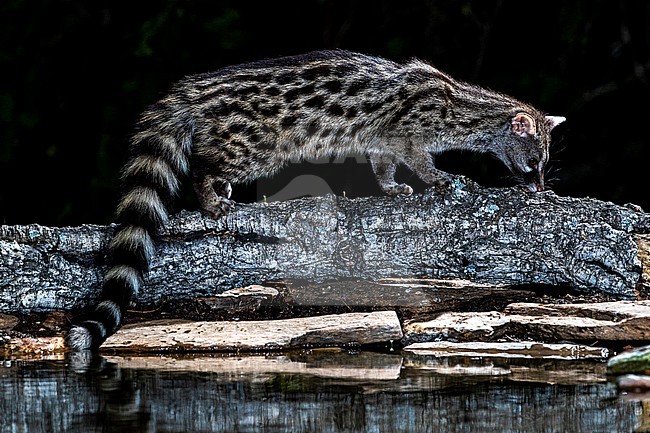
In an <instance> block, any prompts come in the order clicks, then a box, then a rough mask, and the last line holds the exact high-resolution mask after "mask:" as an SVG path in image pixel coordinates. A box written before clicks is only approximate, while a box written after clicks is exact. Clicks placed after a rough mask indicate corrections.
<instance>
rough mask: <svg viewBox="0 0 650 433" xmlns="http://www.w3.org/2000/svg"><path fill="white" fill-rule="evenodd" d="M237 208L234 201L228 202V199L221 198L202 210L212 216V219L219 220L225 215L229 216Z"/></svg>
mask: <svg viewBox="0 0 650 433" xmlns="http://www.w3.org/2000/svg"><path fill="white" fill-rule="evenodd" d="M234 207H235V202H234V201H233V200H228V199H227V198H223V197H219V198H215V199H214V200H212V201H211V202H210V205H209V206H207V207H205V208H203V209H202V210H203V211H204V212H205V213H207V214H208V216H210V218H212V219H215V220H216V219H219V218H221V217H222V216H224V215H227V214H228V213H229V212H230V211H231V210H233V208H234Z"/></svg>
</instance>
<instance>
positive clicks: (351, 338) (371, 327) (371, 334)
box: [101, 311, 402, 352]
mask: <svg viewBox="0 0 650 433" xmlns="http://www.w3.org/2000/svg"><path fill="white" fill-rule="evenodd" d="M400 338H402V330H401V326H400V322H399V320H398V318H397V314H396V313H395V312H394V311H377V312H372V313H349V314H337V315H327V316H315V317H305V318H297V319H286V320H267V321H242V322H188V321H178V320H175V321H153V322H145V323H138V324H134V325H130V326H125V327H123V328H122V329H121V330H119V331H118V332H117V333H116V334H115V335H113V336H112V337H110V338H109V339H108V340H106V342H105V343H104V344H103V345H102V347H101V349H102V350H104V351H129V352H165V351H207V350H210V351H256V350H280V349H288V348H297V347H326V346H350V345H364V344H373V343H381V342H388V341H391V340H399V339H400Z"/></svg>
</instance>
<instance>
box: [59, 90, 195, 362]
mask: <svg viewBox="0 0 650 433" xmlns="http://www.w3.org/2000/svg"><path fill="white" fill-rule="evenodd" d="M193 129H194V128H193V121H192V118H191V116H190V115H188V114H185V113H183V112H182V111H181V110H179V109H178V108H177V107H176V108H175V107H174V104H172V103H166V102H165V101H164V100H163V101H161V102H159V103H158V104H155V105H153V106H152V107H150V108H149V109H148V110H147V111H146V112H145V113H144V114H143V116H142V118H141V120H140V122H139V124H138V128H137V132H136V134H135V135H134V137H133V140H132V147H131V158H130V159H129V161H128V163H127V164H126V166H125V167H124V170H123V173H122V181H123V188H124V189H123V191H125V192H124V195H123V196H122V198H121V200H120V202H119V205H118V207H117V222H118V223H119V226H118V228H117V229H116V231H115V234H114V236H113V239H112V240H111V242H110V244H109V247H108V257H109V269H108V271H107V272H106V275H105V276H104V281H103V289H102V295H101V300H100V302H99V304H97V306H96V307H95V308H94V310H93V311H92V312H91V313H90V315H89V316H88V319H87V320H85V321H84V322H82V323H80V324H78V325H75V326H73V327H72V328H71V330H70V332H69V334H68V345H69V347H70V348H71V349H72V350H85V349H96V348H98V347H99V346H100V345H101V344H102V343H103V342H104V340H106V338H108V337H109V336H110V335H112V334H113V333H115V331H117V329H118V328H119V327H120V326H121V324H122V318H123V316H124V313H125V311H126V309H127V308H128V306H129V305H130V303H131V299H132V298H133V297H134V296H136V295H137V293H138V290H139V288H140V286H141V285H142V283H143V279H144V276H145V275H146V273H147V272H148V271H149V266H150V263H151V258H152V256H153V254H154V252H155V239H156V237H157V235H158V232H159V230H160V228H161V227H162V226H163V225H164V224H165V223H166V222H167V218H168V207H169V205H170V204H171V201H172V199H173V198H174V196H175V195H176V193H177V191H178V188H179V182H180V180H179V178H180V176H181V175H182V174H185V173H187V172H188V169H189V159H190V155H191V144H192V134H193Z"/></svg>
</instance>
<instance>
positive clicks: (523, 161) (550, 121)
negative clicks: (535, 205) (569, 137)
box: [495, 112, 566, 192]
mask: <svg viewBox="0 0 650 433" xmlns="http://www.w3.org/2000/svg"><path fill="white" fill-rule="evenodd" d="M565 120H566V119H565V118H564V117H560V116H543V115H539V114H538V115H535V114H533V113H526V112H519V113H516V114H515V115H514V116H513V117H512V118H511V119H510V123H509V124H508V125H506V126H505V127H504V130H503V135H502V136H501V137H499V139H498V141H499V146H497V147H496V152H495V154H496V156H497V157H498V158H499V159H500V160H501V161H502V162H503V163H504V164H505V165H506V166H507V167H508V168H509V169H510V171H511V172H512V173H513V174H515V175H517V176H519V177H521V178H522V179H523V182H524V184H525V185H526V187H527V188H528V189H529V190H530V191H531V192H537V191H543V190H544V167H545V166H546V163H547V162H548V150H549V145H550V144H551V130H553V128H555V127H556V126H557V125H559V124H560V123H562V122H564V121H565Z"/></svg>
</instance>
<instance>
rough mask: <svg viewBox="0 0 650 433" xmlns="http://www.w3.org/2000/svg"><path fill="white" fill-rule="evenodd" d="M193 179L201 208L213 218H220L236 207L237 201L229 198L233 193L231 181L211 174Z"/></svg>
mask: <svg viewBox="0 0 650 433" xmlns="http://www.w3.org/2000/svg"><path fill="white" fill-rule="evenodd" d="M193 181H194V190H195V191H196V196H197V197H198V199H199V204H200V206H201V209H203V211H205V212H207V213H208V214H209V215H210V216H211V217H212V218H214V219H217V218H220V217H222V216H224V215H226V214H227V213H228V212H230V210H231V209H232V208H233V207H234V205H235V202H233V201H232V200H229V199H230V194H231V193H232V187H231V186H230V182H227V181H224V180H221V179H218V178H216V177H214V176H211V175H209V174H206V175H203V176H201V177H198V178H195V179H193Z"/></svg>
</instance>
